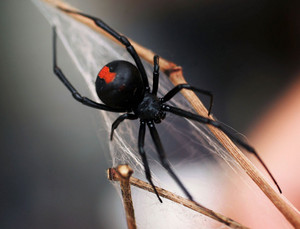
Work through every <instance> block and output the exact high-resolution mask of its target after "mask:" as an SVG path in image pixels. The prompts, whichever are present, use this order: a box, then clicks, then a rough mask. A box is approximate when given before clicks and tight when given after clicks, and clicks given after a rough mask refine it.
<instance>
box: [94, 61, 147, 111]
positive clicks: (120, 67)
mask: <svg viewBox="0 0 300 229" xmlns="http://www.w3.org/2000/svg"><path fill="white" fill-rule="evenodd" d="M96 91H97V94H98V96H99V98H100V99H101V101H102V102H103V103H105V104H106V105H108V106H111V107H114V108H125V109H129V110H130V109H132V108H133V107H135V106H136V105H137V104H138V103H139V102H140V101H141V100H142V98H143V95H144V85H143V80H142V78H141V76H140V73H139V71H138V69H137V68H136V67H135V66H134V65H133V64H131V63H129V62H127V61H122V60H116V61H113V62H110V63H108V64H107V65H105V66H104V67H103V68H102V69H101V70H100V72H99V73H98V76H97V79H96Z"/></svg>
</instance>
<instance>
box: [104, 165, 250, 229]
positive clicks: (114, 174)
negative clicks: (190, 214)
mask: <svg viewBox="0 0 300 229" xmlns="http://www.w3.org/2000/svg"><path fill="white" fill-rule="evenodd" d="M123 167H125V169H123ZM120 168H121V169H122V170H128V171H131V172H132V169H131V168H130V167H129V166H128V165H119V166H118V167H117V168H116V169H114V168H110V169H108V170H107V173H108V179H110V180H113V181H120V182H121V188H122V182H123V180H124V175H120V174H121V172H120ZM122 174H123V172H122ZM129 183H130V184H131V185H133V186H136V187H138V188H140V189H143V190H145V191H148V192H152V193H154V190H153V187H152V186H151V185H150V184H148V183H147V182H145V181H142V180H139V179H137V178H134V177H131V176H130V178H129ZM155 188H156V190H157V192H158V195H159V196H161V197H163V198H166V199H169V200H171V201H173V202H175V203H178V204H180V205H183V206H185V207H187V208H189V209H192V210H194V211H196V212H198V213H200V214H203V215H206V216H208V217H210V218H212V219H214V220H216V221H218V222H220V223H222V224H225V225H226V226H228V227H230V228H239V229H246V228H247V227H245V226H243V225H241V224H240V223H238V222H236V221H234V220H232V219H230V218H228V217H226V216H223V215H221V214H219V213H216V212H214V211H213V210H211V209H208V208H206V207H204V206H202V205H200V204H198V203H196V202H194V201H191V200H188V199H185V198H183V197H181V196H178V195H176V194H174V193H172V192H170V191H167V190H165V189H163V188H159V187H157V186H155ZM123 190H124V189H123V188H122V195H123V192H124V191H123ZM127 190H128V188H125V192H127ZM129 193H131V192H128V193H127V194H126V198H127V197H128V195H129ZM130 199H131V197H130ZM123 200H124V197H123ZM124 202H125V200H124ZM126 212H127V211H126Z"/></svg>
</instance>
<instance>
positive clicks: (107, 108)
mask: <svg viewBox="0 0 300 229" xmlns="http://www.w3.org/2000/svg"><path fill="white" fill-rule="evenodd" d="M53 71H54V73H55V75H57V77H58V78H59V79H60V80H61V82H62V83H63V84H64V85H65V86H66V87H67V88H68V90H69V91H70V92H71V93H72V95H73V97H74V99H76V100H77V101H78V102H81V103H82V104H84V105H86V106H89V107H93V108H96V109H100V110H105V111H112V112H125V111H126V110H124V109H118V108H113V107H110V106H107V105H105V104H100V103H97V102H95V101H93V100H91V99H89V98H87V97H83V96H81V95H80V94H79V92H78V91H77V90H76V89H75V88H74V87H73V85H72V84H71V83H70V82H69V80H68V79H67V78H66V76H65V75H64V73H63V72H62V70H61V69H60V68H59V67H58V66H57V57H56V28H55V27H53Z"/></svg>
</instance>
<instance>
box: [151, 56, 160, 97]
mask: <svg viewBox="0 0 300 229" xmlns="http://www.w3.org/2000/svg"><path fill="white" fill-rule="evenodd" d="M153 62H154V70H153V87H152V94H153V95H157V90H158V82H159V56H158V55H155V56H154V57H153Z"/></svg>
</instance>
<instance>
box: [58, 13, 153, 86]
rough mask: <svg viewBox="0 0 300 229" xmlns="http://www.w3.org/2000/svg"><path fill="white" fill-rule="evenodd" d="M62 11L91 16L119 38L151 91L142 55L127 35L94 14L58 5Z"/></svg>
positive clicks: (106, 30)
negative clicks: (140, 55)
mask: <svg viewBox="0 0 300 229" xmlns="http://www.w3.org/2000/svg"><path fill="white" fill-rule="evenodd" d="M57 8H59V9H60V10H62V11H65V12H67V13H72V14H77V15H81V16H83V17H86V18H89V19H91V20H93V21H94V23H95V24H96V25H97V26H98V27H100V28H101V29H103V30H104V31H105V32H107V33H109V34H110V35H112V36H113V37H114V38H115V39H117V40H118V41H119V42H121V43H122V44H123V45H124V46H125V47H126V49H127V51H128V52H129V54H130V55H131V56H132V58H133V59H134V61H135V63H136V65H137V67H138V69H139V71H140V73H141V76H142V79H143V82H144V85H145V89H146V91H149V82H148V79H147V75H146V71H145V68H144V66H143V64H142V61H141V59H140V57H139V56H138V54H137V52H136V51H135V48H134V47H133V46H132V45H131V43H130V41H129V40H128V39H127V37H125V36H123V35H121V34H119V33H118V32H116V31H115V30H114V29H112V28H111V27H109V26H108V25H107V24H106V23H105V22H103V21H102V20H101V19H99V18H96V17H94V16H91V15H88V14H85V13H81V12H77V11H73V10H68V9H64V8H61V7H57Z"/></svg>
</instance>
